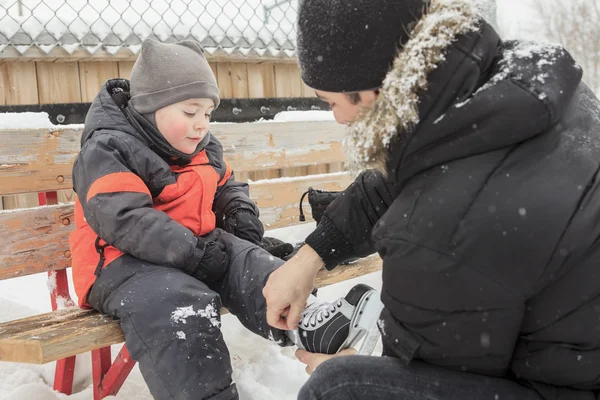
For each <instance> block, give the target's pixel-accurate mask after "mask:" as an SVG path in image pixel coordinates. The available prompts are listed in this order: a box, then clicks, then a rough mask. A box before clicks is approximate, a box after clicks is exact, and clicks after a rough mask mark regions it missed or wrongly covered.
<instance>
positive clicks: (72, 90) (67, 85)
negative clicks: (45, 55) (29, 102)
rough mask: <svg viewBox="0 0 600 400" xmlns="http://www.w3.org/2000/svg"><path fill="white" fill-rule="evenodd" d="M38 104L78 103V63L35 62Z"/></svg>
mask: <svg viewBox="0 0 600 400" xmlns="http://www.w3.org/2000/svg"><path fill="white" fill-rule="evenodd" d="M36 66H37V75H38V90H39V93H40V104H55V103H80V102H81V85H80V83H79V64H78V63H76V62H60V63H50V62H37V63H36Z"/></svg>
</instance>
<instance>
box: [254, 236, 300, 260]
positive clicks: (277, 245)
mask: <svg viewBox="0 0 600 400" xmlns="http://www.w3.org/2000/svg"><path fill="white" fill-rule="evenodd" d="M261 246H262V248H263V249H265V250H266V251H268V252H269V253H271V255H273V256H275V257H277V258H281V259H282V260H285V257H287V256H289V255H290V254H292V252H293V251H294V246H292V245H291V244H290V243H285V242H283V241H281V240H279V239H277V238H272V237H264V238H263V239H262V243H261Z"/></svg>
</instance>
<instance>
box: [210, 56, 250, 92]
mask: <svg viewBox="0 0 600 400" xmlns="http://www.w3.org/2000/svg"><path fill="white" fill-rule="evenodd" d="M217 82H218V84H219V93H220V96H221V98H223V99H231V98H236V99H241V98H247V97H248V70H247V69H246V64H245V63H218V64H217Z"/></svg>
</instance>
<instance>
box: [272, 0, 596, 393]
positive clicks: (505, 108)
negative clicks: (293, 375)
mask: <svg viewBox="0 0 600 400" xmlns="http://www.w3.org/2000/svg"><path fill="white" fill-rule="evenodd" d="M325 3H327V6H325ZM298 30H299V32H298V46H299V49H298V55H299V62H300V67H301V70H302V77H303V79H304V81H305V82H306V84H307V85H309V86H310V87H313V88H314V89H316V92H317V94H318V95H319V96H320V97H322V98H323V99H325V100H326V101H328V102H329V103H330V104H331V106H332V108H333V111H334V114H335V116H336V119H337V120H338V122H342V123H347V124H348V125H349V136H348V140H347V143H346V148H347V150H348V153H349V161H350V162H351V163H352V165H354V166H355V167H358V168H359V169H363V170H366V172H363V173H362V174H361V175H359V176H358V178H357V179H356V180H355V182H354V183H353V184H352V185H351V186H350V187H348V189H346V191H345V192H344V193H343V195H342V196H340V197H339V198H338V199H337V200H336V201H335V202H334V203H332V205H331V206H330V207H329V208H328V210H327V211H326V213H325V215H324V217H323V219H322V220H321V222H320V224H319V225H318V227H317V229H316V230H315V232H313V233H312V234H311V235H310V236H309V237H308V238H307V240H306V243H307V245H306V246H304V247H303V248H302V249H301V250H300V251H299V252H298V254H297V255H296V256H295V257H294V258H293V259H292V260H290V261H289V262H287V263H286V264H284V266H282V267H281V268H280V269H279V270H277V271H276V272H274V273H273V274H272V275H271V278H270V280H269V283H268V285H267V287H266V288H265V289H264V293H265V297H266V298H267V304H268V321H269V323H270V324H271V325H273V326H278V327H286V326H287V327H290V328H293V327H294V326H295V325H296V324H297V321H298V315H299V312H301V309H302V307H303V305H304V301H305V299H306V297H307V296H308V293H309V292H310V289H311V288H312V283H313V281H312V280H313V278H314V276H315V273H316V271H317V270H318V269H319V268H321V267H322V266H325V267H327V268H328V269H332V268H335V266H336V265H338V264H339V263H341V262H343V261H344V260H347V259H349V258H353V257H357V256H360V257H364V256H367V255H369V254H371V253H373V252H378V253H379V255H380V256H381V257H382V259H383V290H382V301H383V303H384V305H385V308H384V310H383V312H382V315H381V319H380V324H379V325H380V331H381V333H382V339H383V344H384V354H385V355H387V356H391V357H383V358H362V357H359V356H350V357H338V358H334V359H331V360H327V361H326V362H325V363H324V364H322V365H321V366H319V369H318V370H317V372H316V373H315V374H314V375H313V376H312V377H311V379H310V380H309V382H308V383H307V385H305V387H304V388H303V389H302V391H301V394H300V398H302V399H304V398H319V399H324V398H327V399H330V398H331V399H333V398H335V399H337V398H361V399H362V398H403V399H404V398H410V399H413V398H428V399H429V398H436V399H437V398H441V399H455V398H456V399H459V398H460V399H466V398H485V399H494V398H496V399H498V398H499V399H506V398H515V399H517V398H518V399H529V398H531V399H539V398H542V399H582V400H583V399H586V400H587V399H596V398H597V396H598V394H599V392H600V190H599V189H600V187H599V185H600V182H599V181H598V179H597V177H598V170H599V168H600V102H599V101H598V99H597V98H596V97H595V96H594V95H593V94H592V93H591V91H590V90H589V89H588V88H587V87H586V86H585V84H584V83H583V82H582V81H581V78H582V71H581V69H580V68H579V67H578V66H577V65H576V63H575V61H574V60H573V59H572V58H571V57H570V55H569V54H568V53H567V51H566V50H564V49H563V48H561V47H559V46H550V45H542V44H539V43H523V42H516V41H502V40H501V39H500V38H499V36H498V34H497V33H496V32H495V31H494V29H493V28H492V27H491V26H490V25H489V24H488V23H487V22H486V21H484V20H483V19H482V18H481V17H479V13H478V12H477V10H476V9H474V8H473V7H472V6H470V5H469V4H468V2H465V1H462V0H439V1H436V2H433V3H432V4H430V5H429V6H428V7H426V8H424V7H423V2H422V1H421V0H403V1H386V2H374V1H372V0H351V1H341V0H334V1H331V0H327V1H326V0H304V1H303V2H301V3H300V7H299V20H298ZM399 44H400V45H401V46H400V47H401V49H400V50H397V48H398V45H399ZM349 93H350V94H349ZM299 357H300V359H301V360H303V361H304V362H306V363H307V364H308V370H309V372H310V371H312V370H314V369H315V368H316V366H317V365H318V364H319V362H321V361H322V360H323V359H325V358H326V357H324V356H318V355H310V354H307V353H299Z"/></svg>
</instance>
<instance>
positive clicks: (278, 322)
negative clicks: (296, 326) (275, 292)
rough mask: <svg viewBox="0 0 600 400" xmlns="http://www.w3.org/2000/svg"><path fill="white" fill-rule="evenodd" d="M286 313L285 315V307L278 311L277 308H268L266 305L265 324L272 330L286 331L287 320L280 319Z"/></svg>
mask: <svg viewBox="0 0 600 400" xmlns="http://www.w3.org/2000/svg"><path fill="white" fill-rule="evenodd" d="M286 313H287V307H286V308H283V309H282V308H279V309H278V308H269V306H268V305H267V324H269V325H270V326H272V327H273V328H277V329H281V330H287V329H288V324H287V320H286V319H284V318H283V317H282V315H285V314H286Z"/></svg>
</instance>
